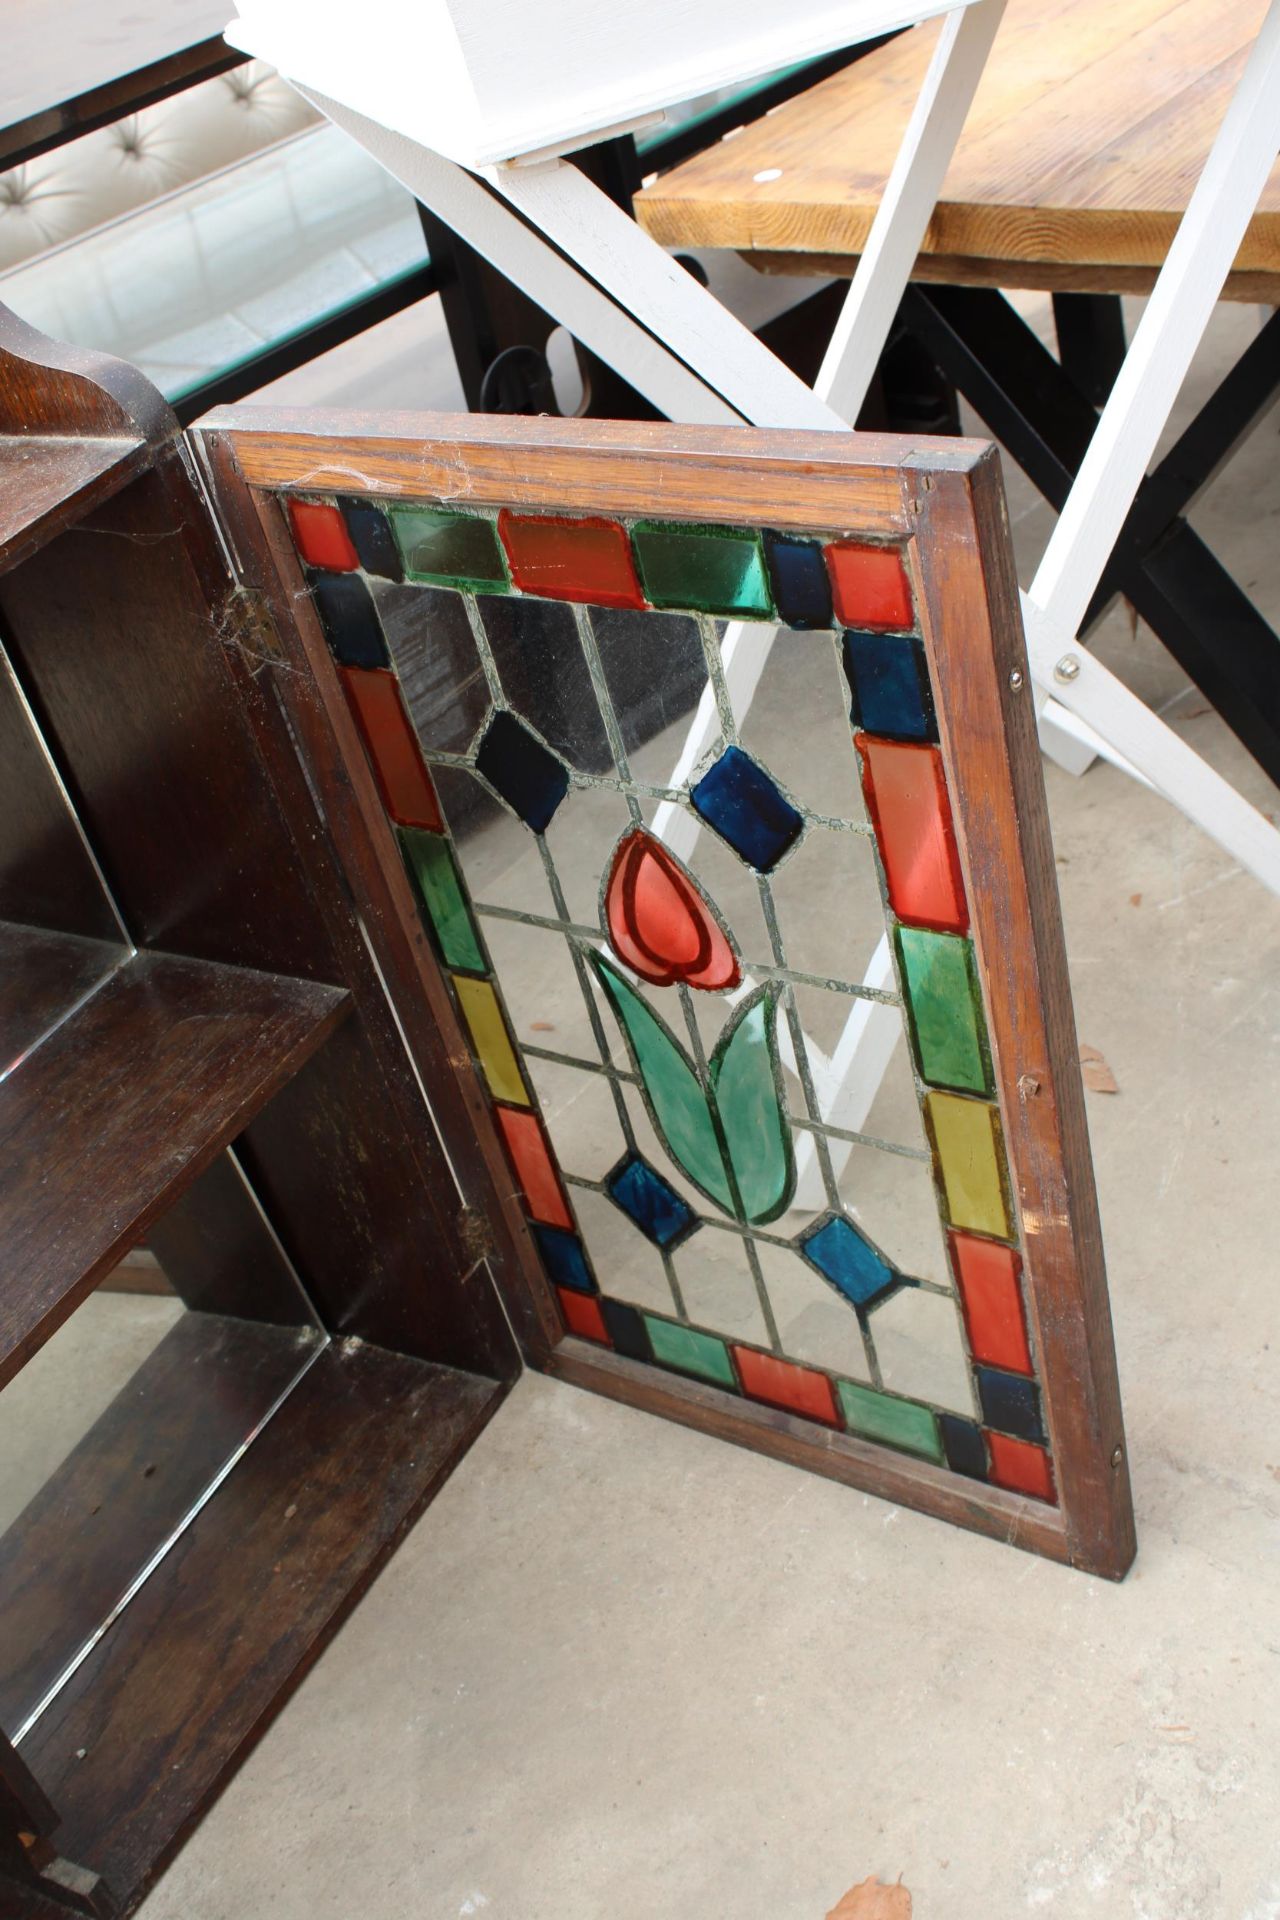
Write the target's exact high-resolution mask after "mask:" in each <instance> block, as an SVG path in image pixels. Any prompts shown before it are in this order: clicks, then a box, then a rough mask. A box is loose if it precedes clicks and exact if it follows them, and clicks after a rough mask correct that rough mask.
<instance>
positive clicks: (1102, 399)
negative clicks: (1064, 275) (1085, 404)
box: [1053, 293, 1125, 407]
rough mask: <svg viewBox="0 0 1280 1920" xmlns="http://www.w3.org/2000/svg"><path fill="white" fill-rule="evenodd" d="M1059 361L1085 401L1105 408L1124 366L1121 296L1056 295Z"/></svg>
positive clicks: (1092, 294) (1054, 319)
mask: <svg viewBox="0 0 1280 1920" xmlns="http://www.w3.org/2000/svg"><path fill="white" fill-rule="evenodd" d="M1053 324H1054V327H1055V329H1056V331H1057V335H1058V359H1059V361H1060V362H1061V364H1062V365H1063V366H1064V367H1065V368H1066V370H1067V372H1068V373H1069V374H1070V376H1071V378H1072V379H1073V380H1074V381H1075V384H1076V385H1077V386H1078V387H1079V389H1080V391H1081V393H1082V394H1083V395H1084V396H1085V398H1086V400H1092V402H1093V404H1094V406H1095V407H1101V406H1105V405H1106V401H1107V396H1108V395H1109V394H1110V392H1111V389H1112V387H1113V386H1114V385H1115V378H1116V375H1117V374H1118V373H1119V371H1120V368H1121V367H1122V365H1123V364H1124V355H1125V338H1124V312H1123V310H1122V308H1121V305H1120V295H1119V294H1118V293H1055V294H1054V296H1053Z"/></svg>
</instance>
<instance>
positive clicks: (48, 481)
mask: <svg viewBox="0 0 1280 1920" xmlns="http://www.w3.org/2000/svg"><path fill="white" fill-rule="evenodd" d="M153 457H154V455H153V453H152V449H151V448H150V446H149V445H148V443H147V441H146V440H145V439H143V438H142V437H141V436H139V437H138V438H136V439H127V438H125V437H124V436H123V435H121V436H120V437H119V438H117V437H115V436H111V437H104V438H101V439H84V440H82V439H80V438H78V437H77V436H72V435H69V434H37V433H32V434H25V433H23V434H16V433H15V434H4V435H3V436H0V572H3V571H4V570H5V568H7V567H11V566H15V565H16V564H17V562H18V561H19V560H25V559H26V557H27V556H28V554H32V553H34V552H35V551H36V549H37V548H38V547H42V546H43V545H44V543H45V541H46V540H51V539H52V538H53V537H54V535H55V534H58V533H61V532H62V530H63V528H64V527H66V526H68V525H69V524H70V523H71V522H72V521H74V520H76V519H78V518H79V517H80V516H81V515H82V514H85V513H87V512H88V511H89V509H90V507H94V506H97V505H98V503H99V502H100V501H102V500H109V499H110V497H111V495H112V494H113V493H118V492H119V490H120V488H121V487H123V486H124V485H125V484H126V483H127V482H128V481H129V480H131V479H132V478H133V476H134V474H135V473H141V472H142V470H143V468H144V467H146V466H147V465H149V464H150V462H151V460H152V459H153Z"/></svg>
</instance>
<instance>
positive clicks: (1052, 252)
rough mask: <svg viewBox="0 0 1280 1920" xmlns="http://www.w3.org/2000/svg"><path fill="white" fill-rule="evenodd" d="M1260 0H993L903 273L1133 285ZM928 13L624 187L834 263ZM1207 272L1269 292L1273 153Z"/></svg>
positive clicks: (859, 212)
mask: <svg viewBox="0 0 1280 1920" xmlns="http://www.w3.org/2000/svg"><path fill="white" fill-rule="evenodd" d="M1266 6H1267V0H1009V7H1008V11H1007V13H1006V15H1005V18H1004V21H1003V22H1002V24H1001V26H1000V29H999V32H998V33H997V35H996V40H995V45H994V48H993V50H992V53H991V57H990V60H989V61H988V64H987V69H986V72H985V74H984V75H983V78H982V81H981V84H980V86H979V88H978V92H977V96H976V98H975V100H974V103H973V107H972V109H971V111H970V114H969V117H968V120H967V122H966V124H965V128H964V131H963V133H962V134H961V136H960V141H959V145H958V147H957V150H956V153H955V157H954V159H953V161H952V165H951V167H950V170H949V171H948V173H947V177H946V180H945V183H944V185H943V189H942V194H941V197H940V200H939V205H938V207H937V210H936V212H935V214H934V217H933V220H932V222H931V223H930V226H929V231H928V234H927V236H926V239H925V245H924V249H923V250H922V252H921V255H920V258H919V260H918V261H917V265H916V269H915V275H914V277H915V278H917V279H922V280H937V281H944V282H948V283H951V284H954V285H970V286H974V285H976V286H998V287H1034V288H1044V289H1049V290H1053V291H1056V290H1064V291H1069V290H1076V291H1082V292H1106V293H1130V292H1132V293H1141V292H1146V291H1147V290H1149V288H1150V287H1151V285H1152V282H1153V280H1154V278H1155V274H1156V272H1157V270H1158V269H1159V267H1160V265H1161V263H1162V262H1163V260H1164V256H1165V253H1166V251H1167V249H1168V246H1169V243H1170V241H1171V239H1172V238H1173V234H1174V231H1175V229H1176V227H1177V224H1178V221H1179V219H1180V217H1181V215H1182V213H1183V211H1184V209H1185V207H1186V204H1187V200H1188V198H1189V196H1190V194H1191V190H1192V188H1193V187H1194V185H1195V182H1196V179H1197V177H1198V175H1199V172H1200V168H1201V166H1202V165H1203V163H1204V159H1205V156H1206V155H1207V153H1208V151H1209V147H1210V145H1211V143H1212V140H1213V137H1214V135H1215V133H1216V132H1217V130H1218V127H1219V125H1220V123H1221V120H1222V116H1223V114H1224V112H1225V110H1226V107H1227V103H1228V101H1229V99H1230V97H1231V94H1232V91H1233V89H1234V87H1235V86H1236V83H1237V82H1238V80H1239V78H1240V74H1241V72H1242V70H1243V67H1244V63H1245V60H1246V58H1247V57H1248V53H1249V50H1250V48H1251V46H1252V44H1253V41H1254V39H1255V37H1256V35H1257V32H1258V29H1259V27H1260V26H1261V24H1262V20H1263V17H1264V15H1265V13H1266ZM939 31H940V27H939V23H938V22H936V21H933V22H930V23H929V24H928V25H925V26H921V27H916V28H913V29H912V30H911V31H910V32H908V33H905V34H903V35H901V36H900V37H899V38H898V39H896V40H893V41H891V42H890V43H889V44H888V45H887V46H884V47H881V48H879V49H877V50H876V51H875V52H873V53H870V54H868V55H866V56H865V57H864V58H863V59H861V60H859V61H856V62H855V63H854V64H853V65H852V66H849V67H846V68H845V69H844V70H843V71H842V72H840V73H837V74H834V75H832V76H831V78H829V79H827V80H824V81H822V82H821V83H820V84H819V85H817V86H815V87H812V88H810V89H809V90H808V91H807V92H805V93H802V94H798V95H797V96H796V97H795V98H794V99H792V100H789V101H787V102H786V103H785V104H784V105H782V106H780V107H777V108H775V109H774V110H773V111H772V112H771V113H769V114H767V115H765V117H764V118H763V119H761V120H759V121H757V122H756V123H755V124H753V125H750V126H747V127H744V128H742V129H741V130H740V131H738V132H736V133H731V134H729V135H728V136H727V137H726V138H725V139H723V140H721V141H720V142H719V143H718V144H717V145H716V146H714V147H711V148H708V149H707V150H706V151H705V152H702V153H699V154H697V155H695V156H694V157H693V158H692V159H690V160H687V161H685V162H684V164H683V165H681V166H678V167H675V168H673V169H672V171H671V172H670V173H667V174H664V175H662V176H660V177H659V179H658V180H657V181H656V182H655V183H654V184H652V185H651V186H649V187H648V188H647V189H646V190H645V191H643V192H642V193H640V194H639V195H638V196H637V198H636V203H635V211H636V216H637V218H638V219H639V221H640V223H641V225H642V226H643V227H645V228H646V229H647V231H648V232H649V233H651V234H652V235H653V237H654V238H655V239H656V240H659V241H661V242H662V243H663V244H664V245H666V246H680V247H725V248H735V249H737V250H738V251H739V252H741V253H744V254H747V255H748V256H749V257H750V259H751V261H752V264H753V265H754V266H756V267H759V268H761V269H762V270H763V271H766V272H777V273H799V274H810V273H815V272H825V273H834V274H848V273H851V272H852V270H853V267H854V265H855V264H856V260H857V257H858V255H859V254H860V253H861V251H862V248H863V246H864V245H865V242H866V237H867V234H868V232H869V230H870V227H871V222H872V220H873V218H874V216H875V212H876V208H877V206H878V205H879V201H880V196H881V193H882V191H883V188H884V183H885V180H886V178H887V177H888V174H889V170H890V167H891V166H892V164H893V160H894V157H895V155H896V153H897V149H898V144H899V141H900V139H901V137H902V133H903V130H904V128H905V126H906V123H907V119H908V117H909V115H910V112H911V109H912V107H913V106H914V104H915V100H916V96H917V94H918V92H919V88H920V82H921V79H922V77H923V75H924V70H925V66H926V64H927V61H928V59H929V56H930V54H931V53H932V51H933V47H934V44H935V42H936V40H937V37H938V33H939ZM1224 292H1225V294H1226V296H1227V297H1228V298H1234V299H1238V300H1258V301H1264V302H1270V303H1275V302H1277V301H1280V164H1278V165H1277V168H1276V169H1275V171H1273V173H1272V175H1271V178H1270V180H1269V181H1268V183H1267V187H1266V190H1265V192H1264V193H1263V196H1262V199H1261V202H1260V203H1259V207H1258V210H1257V212H1256V214H1255V216H1254V219H1253V221H1252V223H1251V225H1250V228H1249V231H1248V234H1247V236H1246V239H1245V241H1244V244H1243V246H1242V248H1241V250H1240V253H1239V254H1238V256H1237V259H1236V265H1235V268H1234V271H1233V272H1232V274H1231V276H1230V277H1229V279H1228V281H1227V285H1226V287H1225V289H1224Z"/></svg>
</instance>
